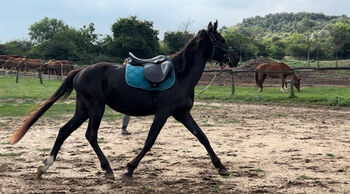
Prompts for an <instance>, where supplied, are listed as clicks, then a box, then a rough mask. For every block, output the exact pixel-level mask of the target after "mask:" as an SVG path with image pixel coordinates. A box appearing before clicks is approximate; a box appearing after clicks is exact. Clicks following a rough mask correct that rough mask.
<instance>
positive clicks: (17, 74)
mask: <svg viewBox="0 0 350 194" xmlns="http://www.w3.org/2000/svg"><path fill="white" fill-rule="evenodd" d="M16 70H17V71H16V84H18V76H19V68H18V67H16Z"/></svg>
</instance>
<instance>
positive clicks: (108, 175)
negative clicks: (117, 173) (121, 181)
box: [105, 172, 115, 180]
mask: <svg viewBox="0 0 350 194" xmlns="http://www.w3.org/2000/svg"><path fill="white" fill-rule="evenodd" d="M105 177H106V178H107V179H110V180H115V177H114V173H113V172H106V173H105Z"/></svg>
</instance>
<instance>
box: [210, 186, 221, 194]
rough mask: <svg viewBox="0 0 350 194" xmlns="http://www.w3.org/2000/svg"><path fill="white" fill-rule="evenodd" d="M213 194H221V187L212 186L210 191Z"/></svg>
mask: <svg viewBox="0 0 350 194" xmlns="http://www.w3.org/2000/svg"><path fill="white" fill-rule="evenodd" d="M210 190H211V191H212V192H216V193H217V192H219V191H220V187H219V186H217V185H214V186H212V187H211V189H210Z"/></svg>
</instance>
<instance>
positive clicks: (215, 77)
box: [194, 65, 226, 96]
mask: <svg viewBox="0 0 350 194" xmlns="http://www.w3.org/2000/svg"><path fill="white" fill-rule="evenodd" d="M225 66H226V65H224V66H222V67H224V68H225ZM222 67H221V71H220V72H219V73H217V74H216V75H215V76H214V78H213V79H212V80H211V81H210V82H209V84H208V85H207V86H206V87H205V88H203V90H201V91H200V92H199V93H198V94H194V95H195V96H198V95H201V94H202V93H203V92H205V91H206V90H207V89H208V88H209V87H210V86H211V84H213V82H214V81H216V79H217V78H218V77H219V76H220V75H221V74H222V72H223V71H224V68H222Z"/></svg>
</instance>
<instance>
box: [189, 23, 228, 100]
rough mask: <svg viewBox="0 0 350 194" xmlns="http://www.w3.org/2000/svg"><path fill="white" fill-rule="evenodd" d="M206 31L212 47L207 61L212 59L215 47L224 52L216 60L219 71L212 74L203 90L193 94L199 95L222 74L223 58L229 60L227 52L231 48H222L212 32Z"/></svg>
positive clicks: (223, 67)
mask: <svg viewBox="0 0 350 194" xmlns="http://www.w3.org/2000/svg"><path fill="white" fill-rule="evenodd" d="M206 32H207V34H208V36H209V38H210V42H211V44H212V47H213V49H212V51H211V56H210V58H209V62H210V63H211V60H212V59H213V57H214V54H215V50H216V49H217V50H220V51H223V52H224V53H225V54H224V56H223V59H221V60H218V61H217V62H216V64H219V65H220V68H221V71H220V72H219V73H217V74H216V75H215V76H214V78H213V79H212V80H211V81H210V83H209V84H208V85H207V86H206V87H205V88H204V89H203V90H201V91H200V92H199V93H197V94H195V96H197V95H200V94H202V93H203V92H205V91H206V90H207V89H208V88H209V87H210V86H211V84H212V83H213V82H214V81H215V80H216V79H217V78H218V77H219V76H220V75H221V74H222V72H223V71H224V69H225V66H226V64H224V63H225V60H226V59H228V60H231V59H230V58H229V53H230V52H232V48H231V47H229V48H228V49H226V48H223V47H221V46H219V45H218V44H217V42H216V40H215V38H214V35H213V33H211V32H209V31H208V30H206Z"/></svg>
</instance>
